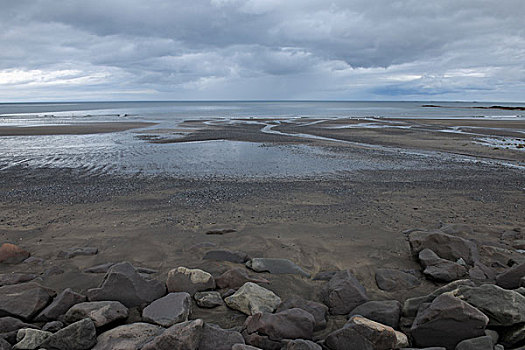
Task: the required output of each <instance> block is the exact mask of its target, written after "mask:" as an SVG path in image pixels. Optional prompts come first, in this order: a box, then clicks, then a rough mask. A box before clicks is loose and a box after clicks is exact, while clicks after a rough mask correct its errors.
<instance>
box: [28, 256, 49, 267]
mask: <svg viewBox="0 0 525 350" xmlns="http://www.w3.org/2000/svg"><path fill="white" fill-rule="evenodd" d="M44 262H45V260H44V259H42V258H37V257H36V256H30V257H29V258H27V259H25V260H24V264H31V265H44Z"/></svg>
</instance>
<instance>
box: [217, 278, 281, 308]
mask: <svg viewBox="0 0 525 350" xmlns="http://www.w3.org/2000/svg"><path fill="white" fill-rule="evenodd" d="M224 301H225V302H226V305H228V306H229V307H230V308H232V309H235V310H238V311H240V312H243V313H245V314H247V315H253V314H255V313H257V312H269V313H271V312H273V311H274V310H275V309H276V308H277V306H278V305H279V304H280V303H281V298H279V297H278V296H277V295H275V294H274V293H273V292H272V291H270V290H268V289H266V288H263V287H261V286H259V285H257V284H255V283H252V282H247V283H245V284H244V285H243V286H242V287H241V288H239V290H238V291H237V292H235V293H234V294H233V295H231V296H229V297H227V298H226V299H224Z"/></svg>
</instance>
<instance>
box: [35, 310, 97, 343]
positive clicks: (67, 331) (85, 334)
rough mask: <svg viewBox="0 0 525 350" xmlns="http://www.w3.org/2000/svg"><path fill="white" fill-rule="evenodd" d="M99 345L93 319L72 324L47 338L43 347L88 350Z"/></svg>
mask: <svg viewBox="0 0 525 350" xmlns="http://www.w3.org/2000/svg"><path fill="white" fill-rule="evenodd" d="M96 343H97V330H96V328H95V324H94V323H93V321H91V319H89V318H85V319H83V320H81V321H78V322H75V323H73V324H70V325H69V326H67V327H65V328H62V329H61V330H59V331H58V332H56V333H54V334H53V335H51V336H50V337H49V338H47V339H46V340H45V341H44V343H43V344H42V347H43V348H45V349H53V350H87V349H91V348H92V347H93V346H94V345H95V344H96Z"/></svg>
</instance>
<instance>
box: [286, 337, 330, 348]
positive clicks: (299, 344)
mask: <svg viewBox="0 0 525 350" xmlns="http://www.w3.org/2000/svg"><path fill="white" fill-rule="evenodd" d="M322 349H323V348H321V346H320V345H318V344H316V343H314V342H313V341H310V340H304V339H295V340H290V341H288V342H287V343H286V347H283V350H322Z"/></svg>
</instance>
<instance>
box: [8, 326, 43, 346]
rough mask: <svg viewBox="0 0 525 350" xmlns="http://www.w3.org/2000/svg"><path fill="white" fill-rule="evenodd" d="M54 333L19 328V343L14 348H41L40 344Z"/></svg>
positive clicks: (17, 339)
mask: <svg viewBox="0 0 525 350" xmlns="http://www.w3.org/2000/svg"><path fill="white" fill-rule="evenodd" d="M52 334H53V333H51V332H45V331H40V330H38V329H32V328H23V329H20V330H18V333H17V335H16V341H17V343H16V344H15V345H14V346H13V349H30V350H33V349H39V347H40V345H42V343H43V342H44V340H46V339H47V338H49V337H50V336H51V335H52Z"/></svg>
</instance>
